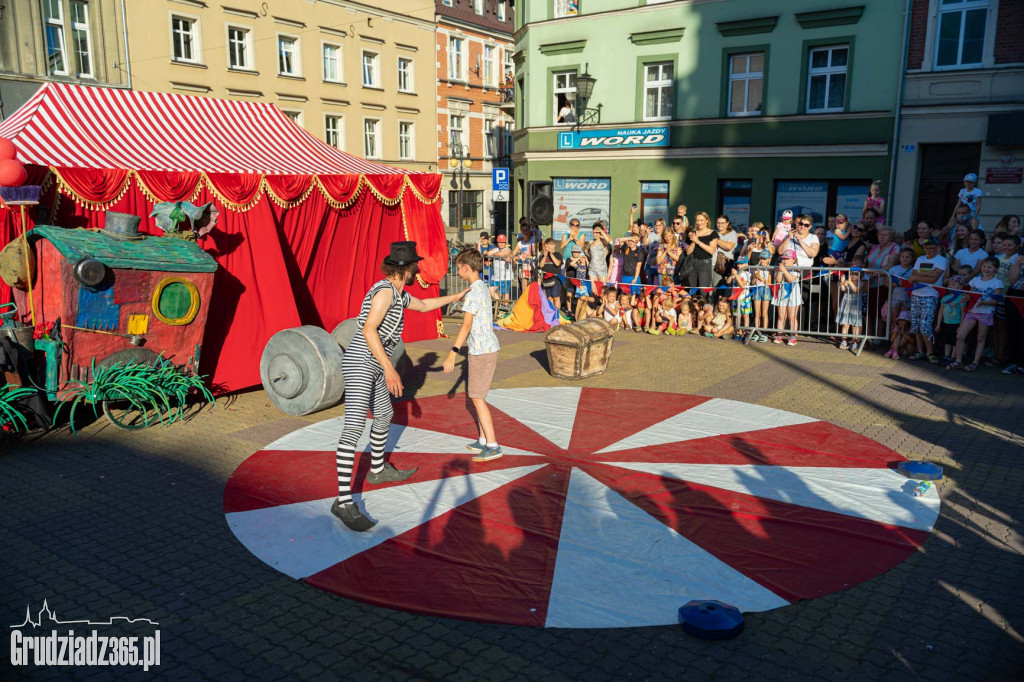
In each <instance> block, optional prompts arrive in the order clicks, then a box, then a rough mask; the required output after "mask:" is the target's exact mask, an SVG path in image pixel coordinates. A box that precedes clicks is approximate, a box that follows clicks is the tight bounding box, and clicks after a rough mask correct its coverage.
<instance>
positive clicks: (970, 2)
mask: <svg viewBox="0 0 1024 682" xmlns="http://www.w3.org/2000/svg"><path fill="white" fill-rule="evenodd" d="M936 5H937V8H936V13H935V22H934V24H933V42H934V43H935V44H934V46H933V51H932V66H933V68H934V69H935V70H936V71H956V70H958V69H979V68H984V67H986V66H991V64H990V61H991V55H992V49H991V48H992V41H993V37H994V36H993V34H994V33H995V31H994V26H993V25H992V17H993V15H994V14H995V8H994V7H992V3H991V2H990V0H960V2H958V4H956V5H952V6H945V7H944V6H943V4H942V0H936ZM978 9H984V10H985V35H984V37H983V38H982V46H981V59H980V60H979V61H977V62H968V63H966V64H965V63H962V62H961V61H960V59H961V58H962V57H963V52H964V20H965V19H966V16H967V12H968V11H970V10H978ZM946 14H960V43H959V45H958V47H957V63H956V64H945V65H943V66H939V47H940V45H941V40H940V36H939V31H940V29H941V26H942V17H943V15H946Z"/></svg>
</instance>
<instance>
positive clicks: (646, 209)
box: [640, 182, 668, 225]
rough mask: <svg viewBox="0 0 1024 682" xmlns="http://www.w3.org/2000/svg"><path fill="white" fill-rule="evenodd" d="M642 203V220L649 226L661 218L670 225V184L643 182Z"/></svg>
mask: <svg viewBox="0 0 1024 682" xmlns="http://www.w3.org/2000/svg"><path fill="white" fill-rule="evenodd" d="M640 203H641V204H642V210H643V214H642V215H641V216H640V219H641V220H643V221H644V222H645V223H646V224H648V225H653V224H654V221H655V220H657V219H658V218H661V219H662V220H664V221H665V224H668V183H667V182H641V183H640Z"/></svg>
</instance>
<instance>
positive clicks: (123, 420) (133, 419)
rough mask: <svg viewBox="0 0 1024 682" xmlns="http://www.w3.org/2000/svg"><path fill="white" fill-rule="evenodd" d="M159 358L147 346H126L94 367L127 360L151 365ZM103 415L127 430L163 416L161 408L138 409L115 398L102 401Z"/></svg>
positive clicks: (142, 427) (153, 423)
mask: <svg viewBox="0 0 1024 682" xmlns="http://www.w3.org/2000/svg"><path fill="white" fill-rule="evenodd" d="M159 358H160V356H159V355H158V354H157V353H155V352H153V351H151V350H149V349H148V348H126V349H125V350H120V351H117V352H116V353H112V354H111V355H108V356H107V357H105V358H104V359H103V360H102V361H100V362H98V363H96V367H97V369H99V368H104V367H109V366H111V365H113V364H114V363H115V362H116V363H119V364H121V365H125V364H127V363H129V362H136V363H139V364H145V365H153V364H156V362H157V361H158V360H159ZM103 415H104V416H105V417H106V418H107V421H108V422H110V423H111V425H113V426H115V427H117V428H119V429H125V430H128V431H136V430H138V429H144V428H146V427H148V426H154V425H156V424H159V423H161V422H162V421H163V419H164V416H165V415H164V412H163V411H162V410H159V409H152V408H150V409H145V410H140V409H139V407H137V406H136V405H133V404H132V403H131V402H130V401H128V400H118V399H116V398H115V399H111V400H104V401H103Z"/></svg>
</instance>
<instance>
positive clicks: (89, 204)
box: [42, 166, 444, 239]
mask: <svg viewBox="0 0 1024 682" xmlns="http://www.w3.org/2000/svg"><path fill="white" fill-rule="evenodd" d="M49 171H50V172H49V173H47V174H46V177H45V178H44V179H43V183H42V186H43V191H46V189H47V188H48V187H49V185H50V184H51V183H56V186H57V192H56V194H55V198H54V206H55V207H56V206H57V205H58V204H59V198H60V195H64V196H66V197H67V198H69V199H71V200H72V201H74V202H75V203H76V204H77V205H79V206H83V207H85V208H88V209H90V210H94V211H106V210H108V209H110V208H111V207H112V206H114V204H116V203H118V202H119V201H121V199H123V198H124V195H125V193H126V192H127V191H128V189H129V187H130V186H131V183H132V180H134V181H135V185H136V187H138V188H139V191H140V192H142V194H143V195H144V196H145V197H146V198H147V199H148V200H149V201H151V202H153V203H154V204H157V203H161V202H162V201H163V199H161V198H160V197H158V196H156V194H154V192H153V190H152V189H150V188H149V186H148V185H146V183H145V182H144V181H143V180H142V177H141V176H140V175H139V174H138V173H136V172H135V171H134V170H129V171H128V175H127V176H126V177H125V182H124V185H123V186H122V187H121V189H120V190H119V191H118V193H117V196H116V197H115V198H114V199H113V200H111V201H108V202H103V203H101V202H96V201H89V200H88V199H85V198H84V197H82V196H81V195H80V194H78V192H76V191H75V190H74V189H72V187H71V186H70V185H69V184H68V183H67V182H66V181H65V180H64V178H63V177H61V174H60V171H58V170H57V169H56V168H54V167H53V166H50V168H49ZM312 177H313V179H312V181H311V182H310V183H309V187H307V188H306V190H305V191H304V192H303V193H302V195H301V196H299V197H298V198H296V199H295V200H293V201H285V200H284V199H282V198H281V197H280V196H278V195H277V194H276V193H275V192H274V190H273V189H271V187H270V183H268V182H267V177H266V175H264V176H262V177H261V178H260V183H259V187H258V188H257V190H256V194H255V195H254V196H253V198H252V199H250V200H249V201H248V202H246V203H244V204H239V203H236V202H234V201H231V200H229V199H228V198H227V197H225V196H224V195H223V194H222V193H221V192H219V191H218V190H217V188H216V187H214V185H213V182H212V181H211V180H210V177H209V176H208V175H207V174H206V173H200V175H199V182H197V183H196V188H195V190H194V191H193V192H192V195H191V196H190V197H188V199H186V200H185V201H191V202H193V203H194V202H195V201H196V200H197V199H198V197H199V194H200V192H201V191H202V189H203V187H204V186H205V187H206V188H207V189H209V190H210V193H211V194H212V195H213V196H214V197H216V199H217V200H218V201H219V202H220V203H221V204H222V205H223V206H224V207H225V208H229V209H231V210H232V211H237V212H239V213H245V212H246V211H249V210H250V209H252V207H253V206H255V205H256V204H257V203H259V201H260V199H261V198H262V196H263V195H264V194H266V195H267V197H269V198H270V200H271V201H273V202H274V203H275V204H277V205H278V206H280V207H281V208H295V207H296V206H298V205H299V204H301V203H302V202H304V201H305V200H306V199H308V198H309V195H310V194H312V192H313V191H314V190H316V191H319V192H320V194H321V195H322V196H323V198H324V200H325V201H326V202H327V204H328V205H329V206H330V207H331V208H333V209H336V210H342V209H346V208H349V207H350V206H352V205H353V204H355V203H356V201H358V200H359V197H360V196H361V195H362V192H363V190H364V189H369V190H370V192H371V193H372V194H373V196H374V197H375V198H376V199H377V200H378V201H380V202H381V203H382V204H384V205H385V206H398V205H401V203H402V199H403V198H404V196H405V192H406V191H411V192H412V193H413V195H414V196H415V197H416V198H417V199H419V200H420V201H422V202H423V203H424V204H427V205H432V204H435V203H437V201H438V200H439V199H440V198H441V196H442V194H443V189H444V188H443V183H439V184H438V187H437V192H436V193H435V194H434V196H433V197H429V196H426V195H424V194H422V193H421V192H420V191H419V190H418V189H416V187H415V186H414V185H413V183H412V180H410V178H409V176H408V175H406V176H405V177H404V178H403V179H402V186H401V188H400V189H399V191H398V194H397V196H395V197H387V196H385V195H384V194H383V193H382V192H381V191H380V190H378V189H377V188H376V187H374V186H373V184H372V183H371V182H370V181H369V180H368V179H367V178H366V175H365V174H362V173H360V175H359V180H358V182H357V184H356V188H355V190H354V191H353V192H352V196H350V197H349V198H348V199H347V200H345V201H338V200H337V199H335V198H334V197H332V196H331V195H330V193H329V192H328V191H327V188H326V187H325V186H324V184H323V182H321V180H320V176H319V175H313V176H312ZM54 213H56V208H54ZM402 222H403V226H404V223H405V218H404V216H403V218H402ZM406 238H407V239H408V229H407V228H406Z"/></svg>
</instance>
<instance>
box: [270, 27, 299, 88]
mask: <svg viewBox="0 0 1024 682" xmlns="http://www.w3.org/2000/svg"><path fill="white" fill-rule="evenodd" d="M283 40H290V41H292V46H293V52H292V67H293V68H294V70H293V71H283V70H282V69H281V42H282V41H283ZM275 42H276V43H277V53H276V55H275V57H276V59H277V75H278V76H288V77H290V78H302V38H301V37H300V36H297V35H295V34H292V33H277V34H276V36H275Z"/></svg>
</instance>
